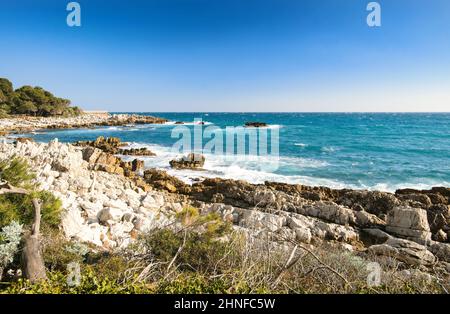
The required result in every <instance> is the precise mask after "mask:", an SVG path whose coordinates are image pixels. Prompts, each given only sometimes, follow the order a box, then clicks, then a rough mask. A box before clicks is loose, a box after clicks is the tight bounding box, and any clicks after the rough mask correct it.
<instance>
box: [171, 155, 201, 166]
mask: <svg viewBox="0 0 450 314" xmlns="http://www.w3.org/2000/svg"><path fill="white" fill-rule="evenodd" d="M169 164H170V166H171V167H172V168H176V169H199V168H202V167H203V165H204V164H205V156H203V155H202V154H195V153H190V154H188V155H186V156H183V157H181V158H180V159H174V160H171V161H170V162H169Z"/></svg>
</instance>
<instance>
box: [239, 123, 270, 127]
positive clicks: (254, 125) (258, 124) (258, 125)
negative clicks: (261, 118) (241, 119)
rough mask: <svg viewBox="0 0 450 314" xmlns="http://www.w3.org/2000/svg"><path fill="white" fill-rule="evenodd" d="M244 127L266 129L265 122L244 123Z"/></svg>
mask: <svg viewBox="0 0 450 314" xmlns="http://www.w3.org/2000/svg"><path fill="white" fill-rule="evenodd" d="M244 126H245V127H253V128H262V127H267V123H265V122H245V124H244Z"/></svg>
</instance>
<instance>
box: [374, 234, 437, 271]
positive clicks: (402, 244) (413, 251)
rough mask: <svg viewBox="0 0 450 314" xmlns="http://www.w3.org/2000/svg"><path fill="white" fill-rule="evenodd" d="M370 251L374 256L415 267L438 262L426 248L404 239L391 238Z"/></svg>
mask: <svg viewBox="0 0 450 314" xmlns="http://www.w3.org/2000/svg"><path fill="white" fill-rule="evenodd" d="M368 250H369V252H370V253H372V254H375V255H382V256H387V257H392V258H395V259H398V260H400V261H402V262H404V263H407V264H409V265H415V266H418V265H424V266H430V265H432V264H433V263H434V262H435V261H436V258H435V257H434V255H433V254H432V253H431V252H430V251H428V249H427V248H426V247H425V246H423V245H420V244H418V243H416V242H413V241H408V240H404V239H395V238H390V239H388V240H387V241H386V242H385V243H383V244H379V245H372V246H371V247H369V249H368Z"/></svg>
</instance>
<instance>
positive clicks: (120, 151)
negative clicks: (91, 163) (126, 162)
mask: <svg viewBox="0 0 450 314" xmlns="http://www.w3.org/2000/svg"><path fill="white" fill-rule="evenodd" d="M74 145H75V146H81V147H93V148H98V149H100V150H102V151H103V152H105V153H108V154H115V155H133V156H155V154H154V153H153V152H151V151H150V150H148V149H147V148H145V147H142V148H128V149H125V148H122V147H124V146H127V145H128V144H127V143H123V142H121V141H120V139H119V138H117V137H108V138H104V137H103V136H99V137H98V138H97V139H96V140H94V141H78V142H76V143H74Z"/></svg>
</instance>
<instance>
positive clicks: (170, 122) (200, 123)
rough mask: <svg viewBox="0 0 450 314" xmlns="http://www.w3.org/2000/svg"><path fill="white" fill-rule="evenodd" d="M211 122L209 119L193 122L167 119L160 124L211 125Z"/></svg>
mask: <svg viewBox="0 0 450 314" xmlns="http://www.w3.org/2000/svg"><path fill="white" fill-rule="evenodd" d="M211 124H213V123H212V122H209V121H194V122H183V123H177V122H176V121H168V122H165V123H164V124H160V125H211Z"/></svg>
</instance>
